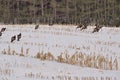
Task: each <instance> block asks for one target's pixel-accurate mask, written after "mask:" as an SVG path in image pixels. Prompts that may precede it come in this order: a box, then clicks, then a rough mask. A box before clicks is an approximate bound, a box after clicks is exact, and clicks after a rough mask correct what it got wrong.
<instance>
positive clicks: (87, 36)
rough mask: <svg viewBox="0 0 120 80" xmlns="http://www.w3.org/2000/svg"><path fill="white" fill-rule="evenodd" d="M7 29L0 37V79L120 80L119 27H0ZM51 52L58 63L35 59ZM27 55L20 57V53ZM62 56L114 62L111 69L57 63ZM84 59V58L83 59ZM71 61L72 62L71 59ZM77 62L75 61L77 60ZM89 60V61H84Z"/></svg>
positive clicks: (0, 26)
mask: <svg viewBox="0 0 120 80" xmlns="http://www.w3.org/2000/svg"><path fill="white" fill-rule="evenodd" d="M3 27H6V31H5V32H3V34H2V36H1V37H0V53H1V54H0V80H119V79H120V69H119V68H120V28H108V27H103V28H102V29H101V30H100V32H97V33H92V31H93V28H94V26H88V29H86V30H83V31H80V30H79V29H77V30H76V26H73V25H62V26H61V25H53V26H48V25H40V27H39V29H37V30H35V29H34V27H35V25H0V29H1V28H3ZM19 33H22V38H21V40H20V41H17V40H15V41H14V42H13V43H11V42H10V41H11V37H12V36H14V35H18V34H19ZM48 52H49V53H51V54H52V55H53V56H54V57H55V60H52V61H49V60H40V59H36V58H35V57H36V55H37V54H38V53H48ZM21 53H22V54H23V55H24V56H22V57H21V56H19V54H21ZM61 53H62V58H65V57H66V56H65V54H67V55H69V56H72V55H74V54H75V53H82V54H83V55H84V56H86V55H92V56H93V55H96V56H99V55H100V56H103V57H104V58H106V59H108V61H110V60H111V61H112V63H114V60H115V59H116V60H117V62H118V69H117V70H116V69H115V66H116V65H114V66H113V67H112V68H113V69H112V70H110V69H107V70H105V69H98V68H95V67H88V66H85V65H82V66H79V65H78V64H77V65H76V64H72V65H71V64H70V63H69V62H68V63H69V64H68V63H66V62H65V63H64V62H58V61H56V59H57V58H58V56H60V55H61ZM84 58H85V57H84ZM68 60H70V59H68ZM75 60H76V59H75ZM85 61H87V59H85Z"/></svg>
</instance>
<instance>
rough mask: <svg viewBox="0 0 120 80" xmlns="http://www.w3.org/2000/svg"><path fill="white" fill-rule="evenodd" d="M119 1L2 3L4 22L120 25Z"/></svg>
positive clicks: (11, 0)
mask: <svg viewBox="0 0 120 80" xmlns="http://www.w3.org/2000/svg"><path fill="white" fill-rule="evenodd" d="M119 13H120V1H119V0H0V23H5V24H27V23H31V24H32V23H41V24H47V23H55V24H78V23H88V24H91V23H99V24H104V25H111V26H115V25H118V26H119V25H120V16H119Z"/></svg>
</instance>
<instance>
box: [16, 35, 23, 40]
mask: <svg viewBox="0 0 120 80" xmlns="http://www.w3.org/2000/svg"><path fill="white" fill-rule="evenodd" d="M21 36H22V34H21V33H19V34H18V35H17V41H20V39H21Z"/></svg>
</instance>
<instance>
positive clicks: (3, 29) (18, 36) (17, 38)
mask: <svg viewBox="0 0 120 80" xmlns="http://www.w3.org/2000/svg"><path fill="white" fill-rule="evenodd" d="M49 26H51V25H49ZM87 26H88V25H87V24H79V25H77V27H76V29H79V28H80V30H81V31H82V30H84V29H87ZM38 28H39V24H37V25H35V28H34V29H35V30H37V29H38ZM101 28H102V26H100V25H98V24H95V28H94V29H93V31H92V33H95V32H99V30H100V29H101ZM5 31H6V28H2V29H1V30H0V37H1V36H2V34H3V32H5ZM21 38H22V33H19V34H17V35H13V36H12V37H11V43H12V42H14V41H15V40H17V41H20V39H21Z"/></svg>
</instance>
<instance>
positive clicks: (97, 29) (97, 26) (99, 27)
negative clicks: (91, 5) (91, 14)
mask: <svg viewBox="0 0 120 80" xmlns="http://www.w3.org/2000/svg"><path fill="white" fill-rule="evenodd" d="M95 26H96V27H95V28H94V30H93V32H92V33H94V32H99V30H100V29H101V28H102V26H100V25H98V24H95Z"/></svg>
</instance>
